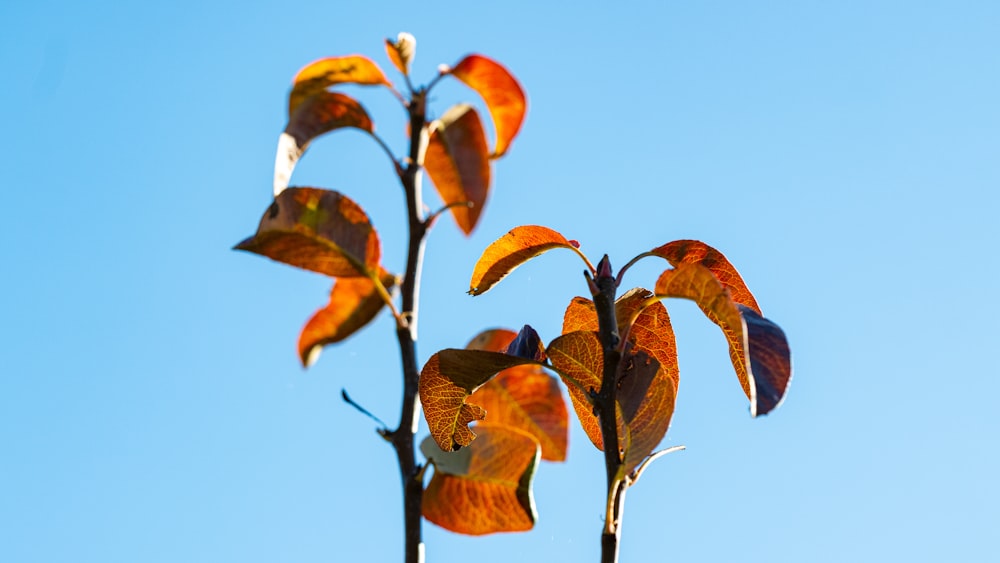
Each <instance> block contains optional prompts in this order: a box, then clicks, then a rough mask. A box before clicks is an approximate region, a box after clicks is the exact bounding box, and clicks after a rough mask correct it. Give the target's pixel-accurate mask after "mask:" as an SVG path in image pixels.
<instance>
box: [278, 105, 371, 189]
mask: <svg viewBox="0 0 1000 563" xmlns="http://www.w3.org/2000/svg"><path fill="white" fill-rule="evenodd" d="M343 127H353V128H356V129H360V130H362V131H366V132H368V133H372V132H374V130H375V128H374V126H373V125H372V121H371V118H370V117H368V112H366V111H365V108H363V107H362V106H361V104H360V103H358V101H357V100H355V99H354V98H352V97H350V96H345V95H344V94H340V93H338V92H326V91H321V92H318V93H316V94H314V95H312V96H310V97H308V98H307V99H305V100H304V101H303V102H302V103H301V104H299V106H298V107H297V108H296V109H295V111H294V112H292V114H291V116H289V118H288V125H287V126H286V127H285V131H284V132H283V133H282V134H281V137H280V138H279V139H278V154H277V156H276V157H275V161H274V195H275V196H277V195H278V194H279V193H281V192H282V190H284V189H285V188H287V187H288V181H289V179H290V178H291V176H292V170H293V169H294V168H295V165H296V163H298V161H299V158H301V157H302V154H303V153H304V152H305V150H306V148H307V147H308V146H309V142H310V141H312V140H313V139H315V138H316V137H318V136H320V135H322V134H324V133H328V132H330V131H333V130H335V129H340V128H343Z"/></svg>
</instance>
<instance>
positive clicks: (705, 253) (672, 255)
mask: <svg viewBox="0 0 1000 563" xmlns="http://www.w3.org/2000/svg"><path fill="white" fill-rule="evenodd" d="M651 252H652V254H654V255H656V256H659V257H660V258H663V259H665V260H667V261H668V262H670V264H671V265H672V266H674V267H677V266H679V265H681V264H692V263H697V264H701V265H702V266H705V267H706V268H708V269H709V270H710V271H711V272H712V273H713V274H715V277H717V278H719V282H721V283H722V286H723V287H725V288H728V289H729V294H730V297H731V298H732V300H733V301H735V302H737V303H739V304H741V305H746V306H747V307H750V308H751V309H753V310H754V311H756V312H757V314H758V315H760V314H761V312H760V307H759V306H757V300H756V299H754V297H753V294H752V293H750V289H749V288H748V287H747V284H746V283H745V282H744V281H743V278H742V277H740V273H739V272H737V271H736V268H735V267H734V266H733V265H732V264H731V263H730V262H729V260H727V259H726V257H725V256H723V255H722V253H721V252H719V251H718V250H716V249H714V248H712V247H711V246H708V245H707V244H705V243H703V242H701V241H698V240H675V241H674V242H668V243H667V244H664V245H663V246H659V247H657V248H654V249H653V250H652V251H651Z"/></svg>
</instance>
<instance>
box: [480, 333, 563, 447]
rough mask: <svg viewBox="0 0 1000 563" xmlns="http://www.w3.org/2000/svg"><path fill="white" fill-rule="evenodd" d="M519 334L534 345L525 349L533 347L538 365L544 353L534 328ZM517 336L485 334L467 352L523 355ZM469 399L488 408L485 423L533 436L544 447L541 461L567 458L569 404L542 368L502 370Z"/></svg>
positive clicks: (554, 380) (557, 384)
mask: <svg viewBox="0 0 1000 563" xmlns="http://www.w3.org/2000/svg"><path fill="white" fill-rule="evenodd" d="M526 328H528V329H530V327H526ZM520 335H521V336H520V338H521V339H522V340H523V341H525V342H531V343H530V344H527V345H525V346H522V347H523V348H525V349H530V348H534V352H533V353H531V354H530V356H531V357H532V358H533V359H535V360H537V361H539V362H541V361H544V360H545V355H544V351H542V350H538V348H539V345H540V343H541V342H540V340H539V339H538V335H537V333H535V331H534V330H533V329H532V330H530V331H529V330H522V331H521V333H520ZM532 335H533V336H532ZM516 336H519V335H518V334H515V333H514V332H513V331H511V330H505V329H493V330H487V331H483V332H481V333H479V334H478V335H476V337H475V338H473V339H472V340H471V341H470V342H469V344H468V345H466V349H467V350H486V351H489V352H506V353H507V354H513V355H521V354H516V353H515V351H516V349H517V348H518V347H519V346H518V345H517V344H514V338H515V337H516ZM522 357H527V356H524V355H522ZM469 400H470V401H471V402H472V403H475V404H476V405H479V406H481V407H483V408H484V409H486V422H488V423H490V424H505V425H507V426H513V427H515V428H518V429H520V430H524V431H525V432H528V433H529V434H531V435H532V436H534V437H535V439H536V440H538V443H539V444H540V445H541V447H542V459H544V460H547V461H564V460H565V459H566V443H567V438H568V436H567V432H568V430H567V426H568V419H569V417H568V415H567V411H566V403H565V402H563V398H562V393H561V392H560V391H559V382H558V380H557V379H556V378H555V377H552V376H551V375H549V374H548V373H547V372H546V371H545V370H544V369H542V367H541V366H537V365H524V366H516V367H512V368H510V369H506V370H504V371H501V372H500V373H498V374H497V375H496V377H494V378H493V379H491V380H489V381H487V382H486V383H485V384H483V386H482V387H480V388H479V389H478V390H477V391H476V392H475V393H473V394H472V396H471V397H470V398H469Z"/></svg>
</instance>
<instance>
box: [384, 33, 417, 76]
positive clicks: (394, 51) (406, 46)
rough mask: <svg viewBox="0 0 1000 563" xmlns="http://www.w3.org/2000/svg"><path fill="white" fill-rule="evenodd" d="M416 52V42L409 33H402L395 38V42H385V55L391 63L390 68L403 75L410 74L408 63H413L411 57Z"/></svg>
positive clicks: (389, 40)
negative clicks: (392, 67)
mask: <svg viewBox="0 0 1000 563" xmlns="http://www.w3.org/2000/svg"><path fill="white" fill-rule="evenodd" d="M416 50H417V40H416V38H414V37H413V36H412V35H410V34H409V33H406V32H403V33H400V34H399V35H397V36H396V40H395V41H393V40H391V39H386V40H385V53H386V55H388V56H389V60H390V61H392V66H394V67H396V70H398V71H399V72H401V73H403V74H404V75H407V74H410V63H411V62H413V55H414V54H415V53H416Z"/></svg>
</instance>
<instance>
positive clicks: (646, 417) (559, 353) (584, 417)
mask: <svg viewBox="0 0 1000 563" xmlns="http://www.w3.org/2000/svg"><path fill="white" fill-rule="evenodd" d="M664 313H665V311H664ZM644 315H645V317H644ZM639 318H640V319H642V320H641V321H637V324H639V323H640V322H641V323H642V325H643V329H641V330H640V333H641V334H644V331H647V330H649V331H652V330H654V329H655V327H657V326H659V325H660V323H661V322H662V318H659V311H657V310H656V309H653V310H652V311H649V312H647V311H644V312H643V314H642V315H640V317H639ZM595 326H596V319H595ZM667 326H669V324H668V325H667ZM642 339H650V337H649V336H648V335H645V334H644V336H642ZM652 340H653V341H654V343H655V345H657V346H659V345H660V344H661V343H660V339H659V338H658V337H656V338H653V339H652ZM669 340H670V343H671V344H672V341H673V335H672V333H671V334H670V339H669ZM547 352H548V354H549V359H550V360H551V361H552V365H553V367H554V368H555V369H556V370H557V371H558V372H559V374H560V375H561V376H563V378H564V380H566V386H567V388H568V389H569V393H570V399H571V401H572V403H573V409H574V410H575V411H576V414H577V418H579V420H580V424H581V426H582V427H583V429H584V432H585V433H586V434H587V437H588V438H590V441H591V442H593V444H594V445H595V446H596V447H597V448H598V449H603V448H604V439H603V436H602V434H601V427H600V420H599V419H598V417H597V416H596V414H595V412H594V405H593V401H592V400H591V398H590V397H589V392H590V391H591V390H593V391H594V392H597V391H599V390H600V388H601V381H602V379H603V366H604V357H603V352H602V350H601V344H600V340H599V339H598V337H597V333H596V332H595V331H588V330H582V331H578V332H570V333H568V334H564V335H562V336H560V337H559V338H557V339H555V340H553V341H552V343H551V344H550V345H549V348H548V349H547ZM665 352H667V350H666V349H662V348H661V349H657V353H659V354H660V355H665V354H664V353H665ZM676 373H677V367H676V355H675V356H674V364H673V366H662V365H661V364H660V362H659V361H657V359H656V357H655V356H654V355H653V354H652V353H650V352H647V351H644V350H641V349H635V348H633V347H631V346H630V347H628V348H627V349H626V351H625V352H624V353H623V355H622V361H621V363H620V364H619V366H618V371H617V374H616V384H617V389H616V391H615V393H616V401H617V403H618V407H617V409H616V412H617V416H616V425H617V428H618V444H619V447H620V448H621V449H622V450H623V451H624V452H625V456H624V461H625V467H626V471H631V470H632V469H634V468H635V467H636V466H638V465H639V463H640V462H642V460H643V459H644V458H645V457H646V456H647V455H649V454H650V453H652V452H653V450H654V449H655V448H656V446H657V445H659V443H660V441H661V440H662V439H663V436H664V435H665V434H666V432H667V428H668V427H669V425H670V418H671V417H672V416H673V411H674V402H675V399H676V395H677V384H676Z"/></svg>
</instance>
